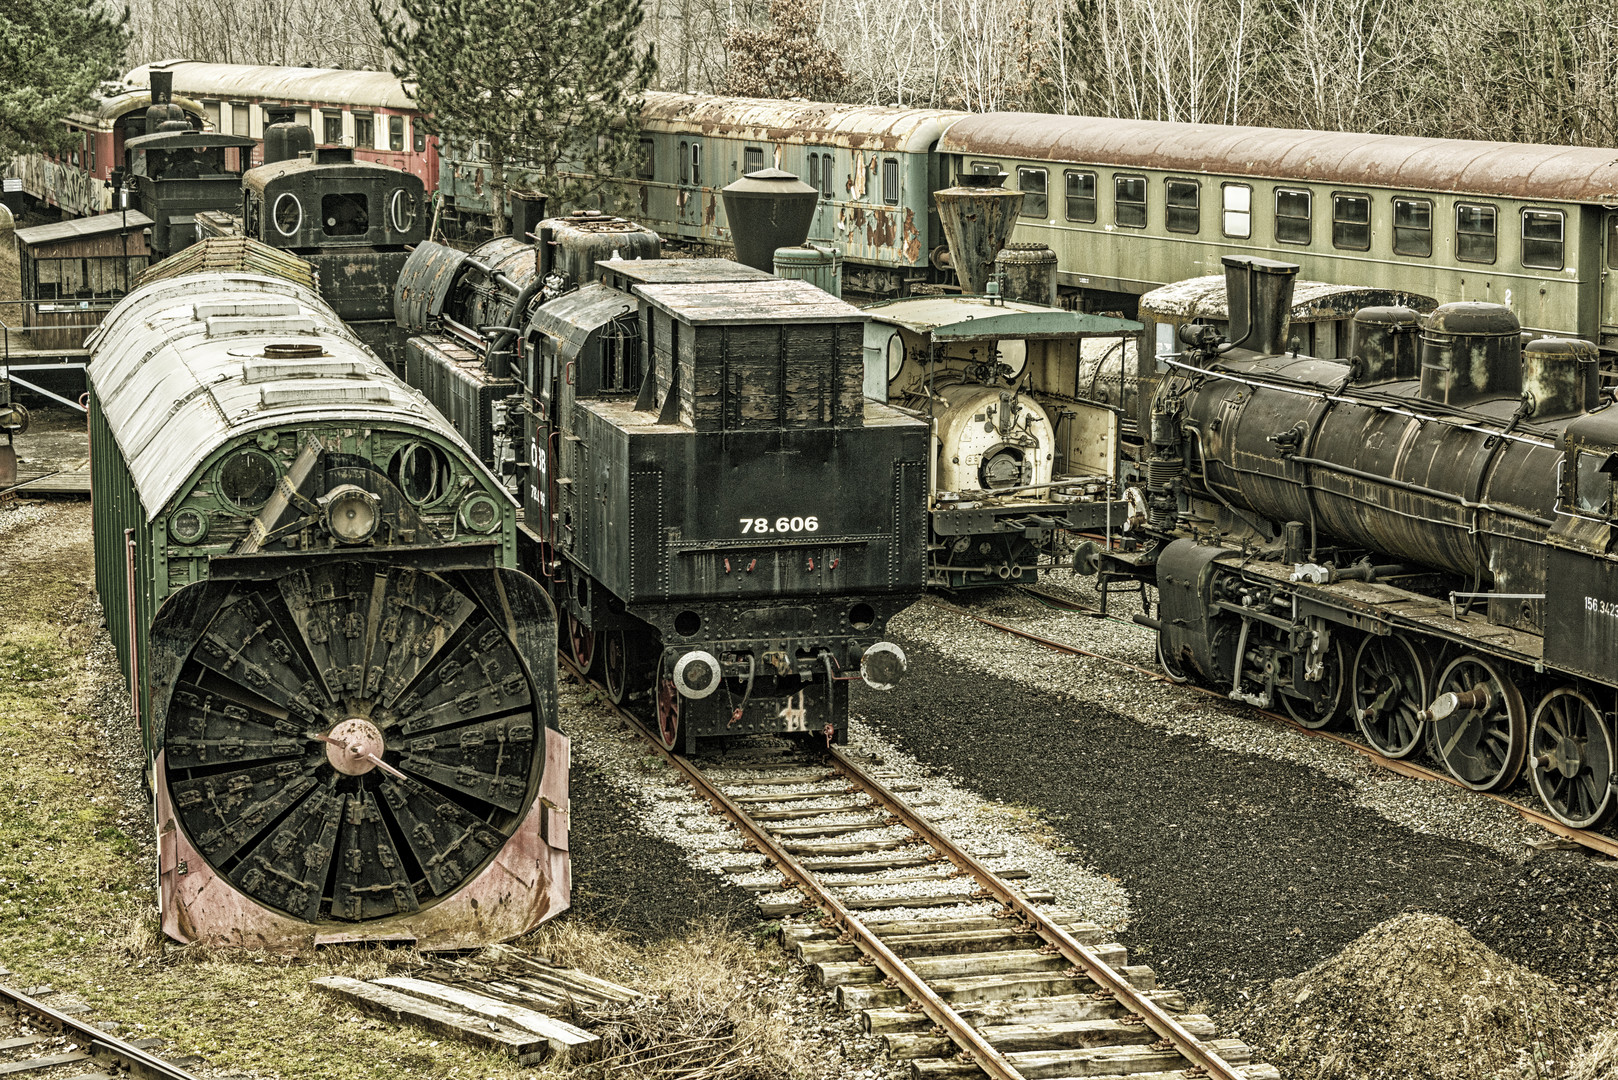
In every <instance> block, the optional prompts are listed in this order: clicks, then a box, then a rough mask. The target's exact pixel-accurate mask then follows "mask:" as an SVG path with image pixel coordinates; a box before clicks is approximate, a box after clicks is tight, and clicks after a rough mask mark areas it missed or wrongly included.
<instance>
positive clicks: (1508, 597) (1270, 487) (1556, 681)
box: [1105, 258, 1618, 827]
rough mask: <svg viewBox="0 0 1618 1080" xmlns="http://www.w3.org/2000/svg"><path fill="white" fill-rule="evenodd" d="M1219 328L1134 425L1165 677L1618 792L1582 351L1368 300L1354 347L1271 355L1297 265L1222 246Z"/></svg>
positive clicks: (1475, 317) (1593, 802) (1615, 444)
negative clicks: (1224, 318) (1224, 300)
mask: <svg viewBox="0 0 1618 1080" xmlns="http://www.w3.org/2000/svg"><path fill="white" fill-rule="evenodd" d="M1225 261H1226V266H1227V274H1228V288H1229V292H1230V298H1231V304H1230V308H1231V313H1232V319H1231V324H1230V331H1229V334H1228V338H1229V340H1226V337H1225V336H1224V335H1220V334H1219V333H1217V332H1216V331H1215V330H1213V328H1211V327H1206V326H1197V325H1194V324H1193V325H1188V326H1187V327H1185V328H1183V329H1182V331H1181V338H1182V341H1183V342H1184V343H1185V344H1186V345H1187V346H1188V348H1187V349H1186V350H1185V352H1184V353H1182V354H1181V355H1180V356H1179V357H1178V358H1173V357H1172V355H1169V356H1165V358H1164V364H1165V366H1166V368H1167V370H1166V371H1165V372H1164V373H1163V376H1162V379H1161V381H1160V383H1159V385H1158V388H1157V391H1156V394H1155V397H1154V399H1153V401H1152V406H1151V412H1150V417H1149V430H1148V431H1147V433H1146V438H1147V444H1148V447H1149V453H1148V457H1147V460H1146V462H1145V464H1144V470H1143V472H1144V477H1145V479H1144V481H1143V484H1142V488H1141V490H1140V491H1139V493H1138V495H1137V497H1136V499H1135V505H1136V506H1137V508H1138V514H1137V516H1136V517H1135V518H1134V519H1133V520H1132V521H1131V522H1130V529H1131V532H1132V534H1133V541H1132V543H1131V544H1130V545H1128V546H1134V547H1135V550H1134V551H1133V552H1120V553H1115V554H1112V555H1110V556H1108V557H1107V558H1106V560H1105V563H1106V566H1107V572H1108V573H1109V574H1127V575H1133V576H1136V577H1140V578H1143V579H1145V580H1146V581H1148V582H1150V583H1152V584H1155V585H1156V587H1157V589H1158V593H1159V597H1160V605H1159V609H1158V611H1157V614H1156V617H1155V618H1147V617H1145V616H1142V617H1141V621H1143V622H1145V623H1146V624H1148V625H1150V626H1152V627H1154V628H1155V629H1156V630H1157V632H1158V641H1159V652H1160V657H1161V660H1162V662H1163V665H1164V667H1165V668H1166V669H1167V670H1169V671H1170V673H1171V674H1177V675H1180V676H1182V677H1191V678H1195V679H1197V680H1199V681H1201V682H1204V683H1207V684H1209V685H1213V686H1217V687H1219V688H1221V689H1223V690H1225V691H1226V692H1228V693H1229V694H1230V696H1231V697H1233V698H1236V699H1239V700H1242V701H1247V702H1251V703H1253V704H1256V705H1260V706H1271V705H1278V706H1281V707H1283V708H1285V710H1286V711H1287V712H1288V713H1290V714H1291V715H1292V716H1293V717H1294V719H1296V720H1298V721H1299V722H1300V723H1303V724H1305V725H1307V726H1311V727H1318V726H1326V725H1329V724H1332V723H1334V722H1336V721H1338V720H1340V719H1343V718H1346V717H1347V716H1350V715H1351V716H1352V717H1353V719H1354V721H1355V722H1356V724H1357V725H1358V727H1359V730H1360V732H1361V733H1362V734H1363V735H1364V737H1365V738H1366V739H1367V740H1368V741H1369V742H1370V743H1371V744H1372V745H1373V746H1374V747H1375V748H1376V749H1377V750H1378V751H1379V752H1381V753H1383V754H1385V755H1387V756H1389V757H1396V758H1398V757H1406V756H1409V755H1412V754H1414V753H1416V752H1417V751H1419V750H1421V749H1422V748H1424V747H1426V748H1428V749H1429V750H1430V752H1431V753H1432V754H1433V756H1435V757H1436V758H1437V759H1438V760H1439V761H1440V762H1441V763H1442V765H1443V767H1444V768H1445V769H1446V770H1447V771H1448V772H1449V773H1450V774H1451V775H1452V776H1454V777H1455V778H1456V779H1457V780H1458V781H1460V782H1461V783H1463V784H1465V785H1467V786H1469V787H1472V788H1476V789H1480V790H1486V791H1496V790H1501V789H1503V788H1506V787H1508V786H1509V785H1511V784H1512V783H1513V782H1514V781H1515V780H1516V779H1517V778H1518V777H1519V775H1520V773H1521V771H1522V770H1523V768H1524V766H1525V765H1526V767H1527V770H1528V776H1529V780H1530V782H1531V784H1532V786H1533V788H1534V790H1535V791H1536V792H1537V793H1538V795H1539V796H1540V798H1541V799H1542V800H1543V801H1544V803H1545V805H1546V807H1547V808H1548V809H1549V810H1550V812H1551V813H1552V814H1554V815H1555V816H1556V817H1557V818H1559V819H1561V820H1562V821H1563V822H1565V823H1567V824H1569V825H1573V826H1576V827H1589V826H1594V825H1597V824H1600V823H1601V822H1603V821H1605V820H1607V819H1608V818H1609V817H1610V816H1611V814H1612V812H1613V809H1614V792H1613V790H1612V777H1613V753H1614V747H1613V729H1612V715H1613V705H1614V687H1615V686H1618V663H1615V659H1618V627H1615V626H1614V623H1613V616H1612V612H1613V611H1618V574H1615V569H1618V566H1615V557H1614V554H1613V552H1612V550H1611V549H1612V546H1613V544H1612V540H1613V537H1614V535H1615V534H1614V531H1613V514H1614V501H1613V481H1614V476H1615V474H1618V452H1615V451H1618V413H1615V411H1614V409H1613V408H1612V406H1611V404H1610V403H1609V402H1608V400H1607V399H1606V398H1605V396H1604V395H1603V393H1602V392H1601V388H1600V376H1599V372H1598V363H1597V360H1598V354H1597V350H1596V347H1595V346H1594V345H1593V344H1591V343H1589V342H1583V341H1576V340H1570V339H1563V338H1536V339H1533V340H1528V341H1526V342H1525V341H1524V340H1523V337H1524V335H1523V334H1522V333H1521V329H1520V326H1519V324H1518V321H1517V319H1516V317H1515V316H1514V315H1513V314H1512V313H1511V311H1510V310H1509V309H1507V308H1505V307H1501V306H1497V305H1491V304H1481V303H1455V304H1446V305H1441V306H1439V307H1438V308H1437V309H1435V310H1434V311H1433V312H1432V314H1431V315H1429V316H1427V317H1426V318H1425V319H1422V318H1421V317H1419V316H1417V315H1416V314H1415V313H1414V312H1413V311H1410V310H1409V309H1405V308H1397V307H1393V308H1388V307H1382V308H1368V309H1362V310H1361V311H1359V312H1358V313H1357V314H1356V316H1355V318H1354V322H1353V330H1354V342H1353V346H1352V348H1351V350H1350V352H1351V355H1350V357H1349V358H1348V359H1346V360H1321V359H1316V358H1311V357H1307V356H1300V355H1298V354H1296V353H1288V352H1286V351H1285V342H1286V340H1287V338H1286V323H1285V313H1286V311H1287V309H1288V306H1289V297H1290V287H1291V283H1292V277H1293V274H1294V273H1295V272H1296V269H1297V268H1296V267H1294V266H1290V265H1287V264H1282V263H1274V262H1269V261H1267V260H1261V259H1235V258H1227V259H1226V260H1225Z"/></svg>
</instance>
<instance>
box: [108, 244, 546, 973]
mask: <svg viewBox="0 0 1618 1080" xmlns="http://www.w3.org/2000/svg"><path fill="white" fill-rule="evenodd" d="M89 345H90V349H91V361H90V364H89V368H88V375H89V379H90V395H89V397H90V437H91V447H92V461H93V470H94V475H93V482H94V489H95V493H96V497H95V500H94V527H95V539H96V545H95V548H96V586H97V591H98V592H99V594H100V596H101V601H102V604H103V606H104V609H105V611H106V613H107V622H108V626H109V628H110V630H111V634H112V638H113V642H114V645H115V646H116V648H117V652H118V656H119V659H120V661H121V664H122V666H123V668H124V672H125V674H126V676H127V678H128V681H129V685H130V688H131V699H132V708H133V711H134V713H135V716H136V718H137V721H138V724H139V727H140V731H141V738H142V740H143V744H144V749H145V752H146V755H147V762H148V765H149V773H148V782H149V784H150V786H151V788H152V791H153V797H154V800H155V804H156V816H157V825H158V890H159V902H160V908H161V913H162V924H163V929H164V931H165V932H166V933H168V934H169V935H170V936H172V937H174V938H177V939H179V940H181V941H205V942H210V943H214V944H231V945H247V946H255V947H298V946H307V945H309V944H319V943H322V942H335V941H358V940H373V939H385V940H412V941H414V942H416V943H417V944H419V945H420V946H421V947H423V948H465V947H474V946H477V945H481V944H486V943H489V942H492V941H498V940H504V939H507V938H511V937H514V936H516V935H518V934H520V933H523V932H524V931H526V930H528V929H530V928H532V927H533V926H534V925H536V924H537V923H538V922H540V921H541V920H542V919H545V918H548V917H550V916H552V915H555V914H556V913H558V912H559V911H561V910H562V909H564V908H565V907H566V906H567V903H568V891H569V868H568V856H567V846H568V843H567V816H566V815H567V771H568V744H567V740H566V739H565V738H564V737H563V736H562V735H561V734H560V732H558V731H557V730H556V703H555V680H556V670H555V653H554V649H553V647H552V643H553V641H554V638H555V631H556V621H555V613H554V608H553V607H552V605H551V603H550V600H549V599H548V597H547V596H546V595H545V592H544V590H543V589H541V588H540V587H539V585H538V584H537V583H536V582H534V581H533V580H532V579H530V578H529V577H527V576H526V575H524V574H523V573H521V572H520V571H519V570H517V568H516V565H517V525H516V506H515V505H514V503H513V500H512V499H511V498H510V496H509V495H508V494H507V493H506V492H505V491H504V490H503V489H502V488H501V486H500V484H499V483H498V481H497V480H496V479H495V478H494V477H493V476H492V475H491V474H490V473H489V472H488V471H487V470H486V469H485V468H484V467H483V465H482V464H481V463H480V462H479V461H478V460H477V459H476V458H475V457H474V455H473V454H472V452H471V450H470V448H468V447H467V445H466V443H465V442H464V441H463V440H462V439H461V438H460V437H459V436H458V435H456V433H455V432H454V430H453V429H452V428H450V426H449V425H448V424H447V423H446V422H445V421H444V419H443V418H442V417H441V416H440V415H439V414H438V413H437V412H436V411H435V410H433V408H432V407H431V406H430V405H429V404H428V403H427V402H426V400H425V399H424V398H423V397H422V396H421V395H420V394H418V393H417V392H416V391H414V390H412V389H411V388H410V387H408V386H407V385H405V384H404V383H402V382H401V381H400V380H399V379H397V378H396V377H394V376H393V375H391V374H390V373H389V372H388V370H387V369H386V367H384V366H383V365H382V363H381V362H379V361H378V360H377V359H376V357H375V356H373V355H372V354H371V353H370V352H369V351H367V350H366V349H365V347H364V346H363V345H362V344H361V343H360V342H359V341H358V339H357V338H355V336H354V335H353V334H352V333H350V332H349V331H348V330H347V329H346V328H345V327H344V326H343V325H342V323H341V322H340V321H339V320H338V318H337V317H336V315H335V314H334V313H333V312H332V311H331V309H330V308H329V307H327V306H326V305H325V304H323V303H322V302H321V301H320V299H319V298H318V297H317V296H316V295H315V294H314V293H313V292H312V291H311V290H310V289H308V288H306V287H303V286H299V285H297V284H294V283H292V282H290V281H286V280H282V279H279V278H274V277H266V276H261V275H254V274H245V273H206V274H183V275H181V276H178V277H172V278H170V277H163V276H159V277H158V278H157V280H154V281H149V282H147V283H145V284H142V285H141V286H140V287H139V288H137V289H136V290H135V291H133V292H132V293H130V295H129V296H127V297H126V298H125V299H124V300H123V301H122V302H121V303H120V304H119V305H118V306H117V307H116V308H114V309H113V311H112V312H111V313H110V314H109V315H108V316H107V319H106V321H105V322H103V323H102V325H101V326H100V327H99V328H98V329H97V330H96V331H95V333H94V334H93V335H92V337H91V339H90V342H89Z"/></svg>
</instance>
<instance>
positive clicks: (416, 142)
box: [410, 116, 427, 154]
mask: <svg viewBox="0 0 1618 1080" xmlns="http://www.w3.org/2000/svg"><path fill="white" fill-rule="evenodd" d="M410 136H411V138H410V145H411V146H412V147H414V148H415V151H416V153H418V154H420V153H423V152H425V151H426V149H427V129H426V127H424V126H423V125H422V122H421V117H419V116H418V117H416V118H415V119H413V120H411V121H410Z"/></svg>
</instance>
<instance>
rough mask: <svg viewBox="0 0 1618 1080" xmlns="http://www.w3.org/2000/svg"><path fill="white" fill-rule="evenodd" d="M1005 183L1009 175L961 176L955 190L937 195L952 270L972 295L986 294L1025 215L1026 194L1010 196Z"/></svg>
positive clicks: (939, 215) (935, 193)
mask: <svg viewBox="0 0 1618 1080" xmlns="http://www.w3.org/2000/svg"><path fill="white" fill-rule="evenodd" d="M1005 182H1006V174H1005V173H962V174H961V175H959V176H957V177H956V178H955V186H954V187H952V188H945V189H944V190H943V191H935V192H933V202H934V204H935V205H937V207H938V217H939V220H940V221H942V222H943V225H944V238H945V240H946V241H948V243H949V261H950V265H951V266H953V267H954V268H955V276H956V277H957V278H959V279H960V281H961V290H962V291H963V292H965V293H968V294H970V295H974V296H981V295H983V294H984V293H986V292H988V289H989V282H990V281H992V280H994V260H995V258H996V257H997V256H998V255H999V254H1000V251H1001V249H1003V248H1004V247H1005V246H1006V241H1008V240H1010V239H1011V230H1012V228H1013V227H1014V226H1015V225H1016V224H1017V214H1018V212H1019V211H1021V210H1022V192H1020V191H1008V190H1006V189H1005V188H1004V187H1003V186H1002V185H1004V184H1005Z"/></svg>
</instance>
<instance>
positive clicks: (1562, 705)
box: [1528, 686, 1618, 829]
mask: <svg viewBox="0 0 1618 1080" xmlns="http://www.w3.org/2000/svg"><path fill="white" fill-rule="evenodd" d="M1528 747H1529V764H1530V767H1529V770H1528V779H1529V781H1530V782H1531V783H1532V784H1533V785H1534V791H1535V792H1536V793H1537V794H1538V795H1539V798H1540V801H1541V802H1543V803H1544V804H1545V809H1547V810H1549V811H1550V812H1551V816H1552V817H1554V818H1556V820H1557V821H1560V822H1561V823H1562V824H1564V825H1569V826H1572V827H1573V828H1575V829H1593V828H1596V827H1597V826H1599V825H1602V824H1605V823H1606V822H1607V821H1608V819H1610V818H1611V817H1612V814H1613V810H1614V809H1615V808H1618V797H1615V796H1614V794H1613V790H1612V763H1613V738H1612V729H1611V728H1609V727H1608V726H1607V722H1606V720H1605V719H1604V718H1603V717H1602V715H1601V710H1599V709H1597V708H1596V707H1595V704H1594V703H1593V702H1591V701H1590V699H1589V698H1587V697H1585V696H1584V695H1583V694H1581V693H1579V692H1578V691H1577V690H1574V689H1573V688H1572V687H1569V686H1564V687H1560V688H1558V689H1556V690H1552V691H1551V692H1550V693H1549V694H1546V695H1545V697H1544V700H1542V701H1541V702H1540V703H1539V708H1537V709H1535V710H1534V723H1533V727H1532V728H1531V730H1530V732H1529V735H1528Z"/></svg>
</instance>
